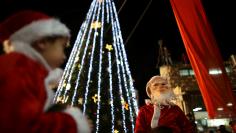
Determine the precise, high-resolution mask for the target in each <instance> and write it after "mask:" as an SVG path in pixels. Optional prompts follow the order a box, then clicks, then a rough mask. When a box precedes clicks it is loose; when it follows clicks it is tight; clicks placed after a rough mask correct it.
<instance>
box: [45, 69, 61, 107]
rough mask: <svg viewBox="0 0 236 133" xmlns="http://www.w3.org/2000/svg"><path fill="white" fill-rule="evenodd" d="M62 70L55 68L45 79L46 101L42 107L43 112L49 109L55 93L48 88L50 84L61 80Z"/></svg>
mask: <svg viewBox="0 0 236 133" xmlns="http://www.w3.org/2000/svg"><path fill="white" fill-rule="evenodd" d="M62 72H63V71H62V69H60V68H56V69H54V70H52V71H50V72H49V74H48V76H47V77H46V79H45V88H46V93H47V100H46V102H45V105H44V111H46V110H48V109H49V107H51V105H52V104H53V99H54V96H55V93H54V92H53V91H52V88H51V87H50V84H51V83H52V82H58V83H59V80H60V79H61V76H62V74H61V73H62Z"/></svg>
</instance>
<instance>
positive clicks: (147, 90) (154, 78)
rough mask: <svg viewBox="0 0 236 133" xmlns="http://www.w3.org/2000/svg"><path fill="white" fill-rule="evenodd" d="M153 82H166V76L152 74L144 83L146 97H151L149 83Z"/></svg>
mask: <svg viewBox="0 0 236 133" xmlns="http://www.w3.org/2000/svg"><path fill="white" fill-rule="evenodd" d="M153 83H160V84H163V83H164V84H168V81H167V79H166V78H164V77H161V76H159V75H156V76H153V77H152V78H151V79H150V80H149V81H148V82H147V85H146V92H147V95H148V97H150V98H151V91H150V85H152V84H153Z"/></svg>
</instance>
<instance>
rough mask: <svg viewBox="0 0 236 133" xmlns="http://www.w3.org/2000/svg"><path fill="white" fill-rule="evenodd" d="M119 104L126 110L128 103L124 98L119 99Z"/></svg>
mask: <svg viewBox="0 0 236 133" xmlns="http://www.w3.org/2000/svg"><path fill="white" fill-rule="evenodd" d="M121 104H122V105H123V106H124V108H125V109H126V110H129V104H128V103H126V102H125V100H124V99H123V98H122V99H121Z"/></svg>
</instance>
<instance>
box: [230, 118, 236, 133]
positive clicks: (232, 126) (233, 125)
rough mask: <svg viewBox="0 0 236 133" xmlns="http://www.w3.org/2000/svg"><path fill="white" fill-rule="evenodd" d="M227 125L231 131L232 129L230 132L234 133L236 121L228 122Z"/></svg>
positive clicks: (235, 131) (235, 132)
mask: <svg viewBox="0 0 236 133" xmlns="http://www.w3.org/2000/svg"><path fill="white" fill-rule="evenodd" d="M229 125H230V127H231V129H232V132H233V133H236V120H231V121H230V122H229Z"/></svg>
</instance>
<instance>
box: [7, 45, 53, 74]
mask: <svg viewBox="0 0 236 133" xmlns="http://www.w3.org/2000/svg"><path fill="white" fill-rule="evenodd" d="M11 43H12V46H13V47H14V51H16V52H18V53H22V54H24V55H26V56H27V57H29V58H31V59H33V60H35V61H37V62H39V63H41V64H42V65H43V66H44V67H45V68H46V69H47V70H48V71H51V67H50V66H49V65H48V63H47V61H46V60H45V59H44V58H43V57H42V55H41V54H40V53H38V52H37V51H36V50H35V49H34V48H32V47H31V45H30V44H28V43H26V42H21V41H12V42H11Z"/></svg>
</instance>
